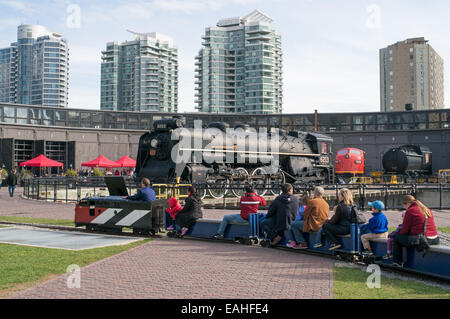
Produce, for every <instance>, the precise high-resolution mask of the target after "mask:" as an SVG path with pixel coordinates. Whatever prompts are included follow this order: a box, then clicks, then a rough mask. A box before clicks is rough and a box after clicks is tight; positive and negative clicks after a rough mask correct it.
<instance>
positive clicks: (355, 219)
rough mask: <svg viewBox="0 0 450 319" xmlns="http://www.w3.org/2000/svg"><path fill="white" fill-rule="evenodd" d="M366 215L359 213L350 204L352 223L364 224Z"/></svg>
mask: <svg viewBox="0 0 450 319" xmlns="http://www.w3.org/2000/svg"><path fill="white" fill-rule="evenodd" d="M366 222H367V220H366V217H365V216H364V214H363V213H361V212H360V211H359V210H358V209H357V208H356V206H355V205H353V206H352V224H365V223H366Z"/></svg>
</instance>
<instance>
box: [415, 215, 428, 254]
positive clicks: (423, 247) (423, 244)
mask: <svg viewBox="0 0 450 319" xmlns="http://www.w3.org/2000/svg"><path fill="white" fill-rule="evenodd" d="M427 222H428V217H427V218H425V224H424V227H423V228H424V230H423V234H420V235H418V236H417V242H416V243H415V245H416V250H417V251H418V252H424V253H425V252H426V251H427V250H428V249H430V244H429V243H428V240H427V236H426V233H427Z"/></svg>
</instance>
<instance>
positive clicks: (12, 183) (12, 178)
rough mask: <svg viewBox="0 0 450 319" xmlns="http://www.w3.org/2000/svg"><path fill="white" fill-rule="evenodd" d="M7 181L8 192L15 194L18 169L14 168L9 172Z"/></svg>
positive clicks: (10, 194) (11, 195) (11, 194)
mask: <svg viewBox="0 0 450 319" xmlns="http://www.w3.org/2000/svg"><path fill="white" fill-rule="evenodd" d="M6 183H7V184H8V192H9V196H10V197H13V196H14V190H15V189H16V186H17V175H16V169H15V168H13V169H12V170H11V172H9V174H8V177H7V178H6Z"/></svg>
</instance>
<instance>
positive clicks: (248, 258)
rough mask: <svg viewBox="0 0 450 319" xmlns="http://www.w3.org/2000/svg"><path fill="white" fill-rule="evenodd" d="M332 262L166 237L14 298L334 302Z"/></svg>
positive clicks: (272, 250)
mask: <svg viewBox="0 0 450 319" xmlns="http://www.w3.org/2000/svg"><path fill="white" fill-rule="evenodd" d="M333 263H334V261H333V260H332V259H327V258H320V257H316V256H310V255H305V254H300V253H299V254H297V253H292V252H287V251H280V250H275V249H269V248H262V247H257V246H243V245H233V244H226V243H218V242H205V241H194V240H187V239H185V240H182V239H174V238H161V239H157V240H154V241H152V242H150V243H147V244H144V245H141V246H139V247H136V248H134V249H132V250H129V251H127V252H123V253H121V254H118V255H115V256H112V257H109V258H106V259H104V260H101V261H98V262H96V263H93V264H91V265H88V266H86V267H83V268H82V269H81V288H80V289H76V288H72V289H69V288H67V284H66V281H67V275H62V276H59V277H58V278H55V279H52V280H50V281H47V282H44V283H42V284H39V285H38V286H36V287H34V288H31V289H28V290H26V291H23V292H20V293H18V294H16V295H13V296H11V298H21V299H22V298H64V299H65V298H102V299H103V298H161V299H172V298H173V299H183V298H192V299H205V298H213V299H228V298H238V299H241V298H256V299H259V298H269V299H276V298H283V299H287V298H295V299H297V298H314V299H318V298H332V291H333Z"/></svg>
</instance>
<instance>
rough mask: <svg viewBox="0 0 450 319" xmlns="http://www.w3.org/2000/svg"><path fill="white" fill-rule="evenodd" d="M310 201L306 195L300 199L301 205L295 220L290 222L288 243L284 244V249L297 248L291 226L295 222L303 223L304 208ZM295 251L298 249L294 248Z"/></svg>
mask: <svg viewBox="0 0 450 319" xmlns="http://www.w3.org/2000/svg"><path fill="white" fill-rule="evenodd" d="M311 199H312V198H311V197H310V196H308V195H306V196H304V197H303V198H301V200H300V202H301V205H300V207H299V208H298V215H297V218H296V219H295V220H294V221H293V222H292V224H291V225H290V226H289V229H288V234H289V243H287V244H286V247H289V248H294V247H295V246H297V243H296V241H295V234H294V232H293V230H292V225H294V224H295V222H298V221H301V222H303V221H304V219H303V214H304V213H305V210H306V206H307V204H308V202H309V201H310V200H311ZM295 249H298V248H295Z"/></svg>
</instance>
